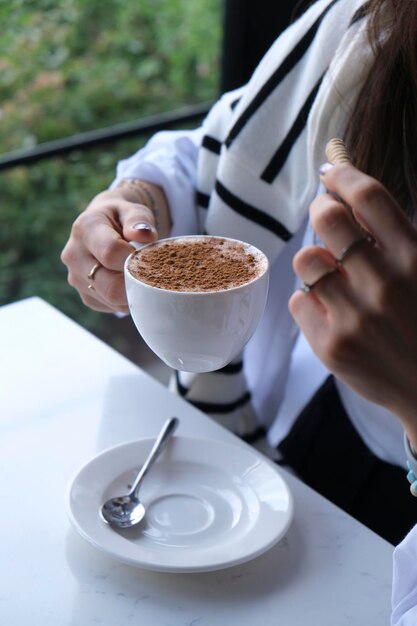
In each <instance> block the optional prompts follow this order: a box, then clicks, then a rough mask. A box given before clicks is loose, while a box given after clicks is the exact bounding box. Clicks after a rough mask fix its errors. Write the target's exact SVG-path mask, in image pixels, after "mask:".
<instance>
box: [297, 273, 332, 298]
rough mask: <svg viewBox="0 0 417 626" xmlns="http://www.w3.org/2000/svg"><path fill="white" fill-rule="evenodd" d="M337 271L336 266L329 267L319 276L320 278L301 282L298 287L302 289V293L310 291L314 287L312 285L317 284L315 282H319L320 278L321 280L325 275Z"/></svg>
mask: <svg viewBox="0 0 417 626" xmlns="http://www.w3.org/2000/svg"><path fill="white" fill-rule="evenodd" d="M337 271H338V268H337V267H332V268H330V269H329V270H328V271H327V272H325V273H324V274H323V276H320V278H318V279H317V280H316V281H314V283H310V284H309V283H303V284H302V285H301V287H300V291H302V292H303V293H310V291H312V290H313V289H314V287H315V286H316V285H317V283H319V282H320V281H321V280H323V278H326V276H329V274H334V273H335V272H337Z"/></svg>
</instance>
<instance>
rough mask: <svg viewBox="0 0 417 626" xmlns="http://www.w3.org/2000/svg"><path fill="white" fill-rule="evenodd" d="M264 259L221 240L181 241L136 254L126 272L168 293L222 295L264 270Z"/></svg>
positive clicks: (253, 250)
mask: <svg viewBox="0 0 417 626" xmlns="http://www.w3.org/2000/svg"><path fill="white" fill-rule="evenodd" d="M266 266H267V262H266V259H265V257H264V256H263V255H262V254H261V253H260V252H259V251H257V250H256V248H253V247H252V246H250V245H249V244H245V243H243V242H240V241H235V240H231V239H224V238H222V237H210V236H201V237H190V238H188V237H182V238H174V239H166V240H161V241H158V242H156V243H154V244H152V245H150V246H146V247H144V248H142V249H138V250H136V251H135V252H134V253H133V254H132V256H131V258H130V260H129V264H128V270H129V272H130V273H131V274H132V276H134V277H135V278H137V279H138V280H140V281H142V282H144V283H147V284H148V285H152V286H153V287H158V288H160V289H168V290H170V291H194V292H207V291H224V290H227V289H233V288H234V287H240V286H241V285H244V284H246V283H249V282H251V281H252V280H254V279H255V278H258V277H259V276H261V275H262V274H263V273H264V272H265V270H266Z"/></svg>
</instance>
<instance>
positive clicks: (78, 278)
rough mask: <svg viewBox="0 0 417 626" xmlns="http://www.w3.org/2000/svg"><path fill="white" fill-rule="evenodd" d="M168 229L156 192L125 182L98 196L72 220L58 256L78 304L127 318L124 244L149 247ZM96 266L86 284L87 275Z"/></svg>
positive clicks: (162, 200) (160, 193)
mask: <svg viewBox="0 0 417 626" xmlns="http://www.w3.org/2000/svg"><path fill="white" fill-rule="evenodd" d="M152 204H154V205H155V206H153V207H152V208H151V207H150V205H152ZM156 207H157V211H158V214H156ZM169 227H170V219H169V212H168V206H167V202H166V198H165V194H164V193H163V191H162V189H161V188H160V187H157V186H155V185H152V184H150V183H141V182H140V183H137V184H135V183H130V182H128V181H124V182H123V183H122V184H121V185H120V186H119V187H116V188H114V189H111V190H108V191H103V192H102V193H99V194H98V195H97V196H96V197H95V198H94V199H93V200H92V202H91V203H90V204H89V205H88V207H87V208H86V210H85V211H84V212H83V213H81V214H80V215H79V216H78V217H77V219H76V220H75V222H74V224H73V226H72V230H71V235H70V238H69V240H68V242H67V244H66V246H65V248H64V250H63V251H62V254H61V260H62V262H63V263H64V264H65V265H66V266H67V268H68V282H69V284H70V285H71V286H72V287H74V288H75V289H77V291H78V292H79V294H80V297H81V300H82V301H83V303H84V304H85V305H87V306H89V307H90V308H92V309H94V310H96V311H103V312H115V311H118V312H127V311H128V307H127V300H126V292H125V285H124V277H123V266H124V262H125V260H126V258H127V256H128V255H129V254H130V253H131V252H132V250H133V249H134V248H133V247H132V246H131V245H130V244H129V243H128V242H129V241H136V242H138V243H150V242H151V241H154V240H156V239H157V238H158V236H166V235H167V234H168V232H169ZM97 263H98V264H99V265H98V269H96V271H95V272H94V274H93V277H92V278H91V277H89V276H88V275H89V273H90V272H91V270H92V268H93V267H94V266H95V265H96V264H97Z"/></svg>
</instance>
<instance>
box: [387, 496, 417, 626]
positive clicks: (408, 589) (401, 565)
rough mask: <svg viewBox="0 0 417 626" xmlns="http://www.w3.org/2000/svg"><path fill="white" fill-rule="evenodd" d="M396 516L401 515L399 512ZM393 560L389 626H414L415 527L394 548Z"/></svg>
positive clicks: (416, 597) (416, 585)
mask: <svg viewBox="0 0 417 626" xmlns="http://www.w3.org/2000/svg"><path fill="white" fill-rule="evenodd" d="M411 497H412V496H410V498H411ZM398 514H399V515H401V511H399V512H398ZM393 558H394V574H393V581H392V617H391V626H416V624H417V525H416V526H414V528H412V529H411V530H410V532H409V533H408V535H407V536H406V537H405V539H403V541H402V542H401V543H400V544H399V545H398V546H397V547H396V548H395V550H394V557H393Z"/></svg>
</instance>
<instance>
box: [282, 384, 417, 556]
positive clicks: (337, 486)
mask: <svg viewBox="0 0 417 626" xmlns="http://www.w3.org/2000/svg"><path fill="white" fill-rule="evenodd" d="M279 450H280V452H281V453H282V454H283V456H284V462H285V463H287V464H288V465H289V466H290V467H292V468H293V469H294V470H295V472H296V473H297V475H298V477H299V478H301V480H303V481H304V482H305V483H306V484H307V485H309V486H310V487H312V488H313V489H315V490H316V491H318V492H319V493H321V494H322V495H323V496H324V497H326V498H328V499H329V500H331V501H332V502H334V503H335V504H337V505H338V506H339V507H340V508H342V509H343V510H344V511H346V512H347V513H349V514H350V515H352V516H353V517H355V518H356V519H357V520H359V521H360V522H362V523H363V524H365V525H366V526H368V528H371V529H372V530H373V531H375V532H376V533H378V534H379V535H381V536H382V537H384V538H385V539H387V541H389V542H391V543H392V544H394V545H396V544H398V543H399V542H400V541H401V540H402V539H403V538H404V537H405V535H406V534H407V532H408V531H409V530H410V529H411V528H412V526H414V524H415V523H417V498H414V497H413V496H412V495H411V493H410V489H409V483H408V481H407V478H406V470H405V469H402V468H400V467H398V466H396V465H391V464H390V463H385V462H384V461H381V460H380V459H378V458H377V457H376V456H375V455H374V454H373V453H372V452H371V451H370V450H369V449H368V448H367V446H366V445H365V444H364V443H363V441H362V439H361V438H360V437H359V435H358V433H357V432H356V430H355V428H354V427H353V426H352V423H351V421H350V419H349V417H348V416H347V414H346V411H345V410H344V407H343V405H342V403H341V400H340V397H339V394H338V392H337V389H336V386H335V384H334V379H333V377H332V376H330V377H329V378H328V379H327V380H326V382H325V383H324V384H323V386H322V387H321V388H320V389H319V390H318V391H317V393H316V394H315V396H314V397H313V398H312V400H311V401H310V403H309V404H308V405H307V406H306V407H305V408H304V410H303V411H302V412H301V414H300V415H299V417H298V419H297V421H296V423H295V424H294V426H293V428H292V430H291V432H290V433H289V435H288V436H287V437H286V438H285V439H284V440H283V441H282V442H281V444H280V445H279ZM404 458H405V453H404Z"/></svg>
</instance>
